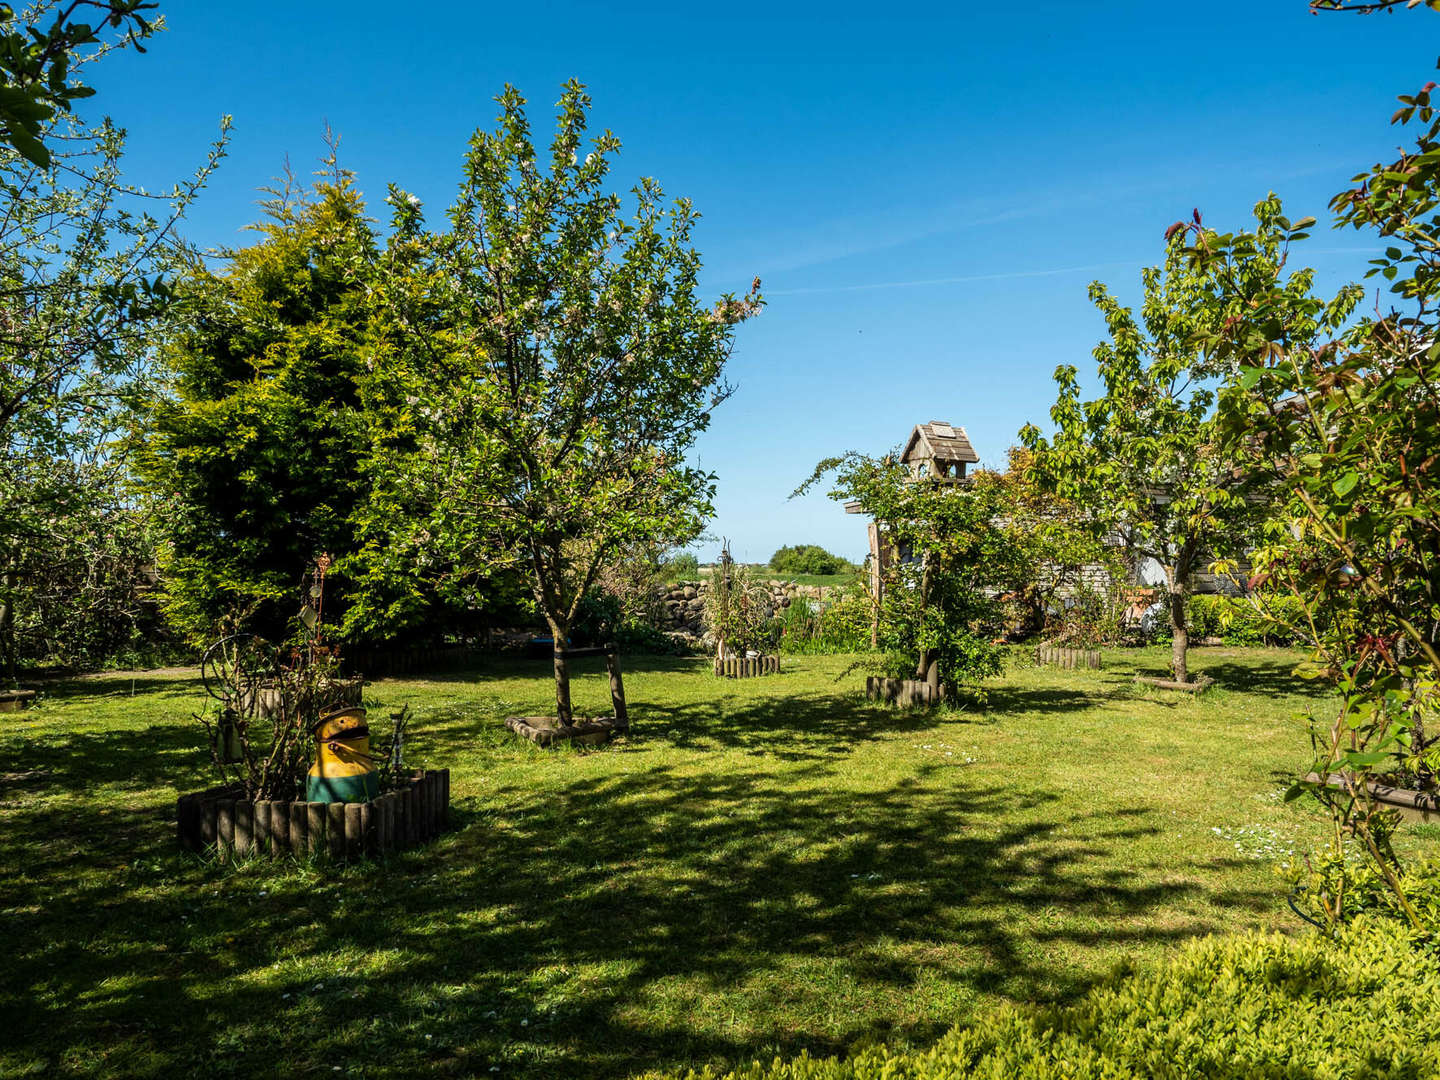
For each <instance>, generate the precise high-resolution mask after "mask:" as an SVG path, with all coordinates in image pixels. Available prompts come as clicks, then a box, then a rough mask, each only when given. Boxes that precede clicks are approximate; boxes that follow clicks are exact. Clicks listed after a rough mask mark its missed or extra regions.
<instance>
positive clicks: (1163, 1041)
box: [670, 922, 1440, 1080]
mask: <svg viewBox="0 0 1440 1080" xmlns="http://www.w3.org/2000/svg"><path fill="white" fill-rule="evenodd" d="M1437 1009H1440V957H1437V955H1436V953H1435V952H1434V951H1433V950H1432V949H1430V948H1428V947H1425V946H1422V945H1420V944H1417V942H1416V939H1414V938H1412V937H1410V936H1409V935H1408V934H1407V933H1406V932H1405V931H1404V930H1403V929H1402V928H1401V927H1400V926H1399V925H1398V924H1395V923H1393V922H1377V923H1364V922H1362V923H1358V924H1356V925H1355V926H1354V927H1353V928H1351V929H1350V930H1347V931H1346V932H1345V933H1344V934H1343V935H1342V937H1341V938H1340V939H1339V940H1338V942H1331V941H1329V940H1327V939H1325V938H1323V937H1321V936H1319V935H1316V936H1313V937H1309V938H1305V939H1303V940H1298V941H1297V940H1293V939H1290V938H1285V937H1282V936H1278V935H1271V936H1266V935H1258V934H1252V935H1244V936H1234V937H1223V938H1207V939H1205V940H1202V941H1197V942H1192V943H1190V944H1188V945H1187V946H1185V947H1184V948H1183V949H1182V950H1181V951H1180V953H1179V955H1177V956H1176V957H1175V958H1174V959H1172V960H1170V961H1169V962H1167V963H1165V964H1163V965H1161V966H1160V967H1157V968H1155V969H1152V970H1149V971H1146V972H1144V973H1141V974H1119V975H1117V976H1116V977H1114V978H1113V979H1112V980H1111V981H1110V982H1108V983H1107V984H1105V985H1103V986H1101V987H1099V988H1098V989H1096V990H1094V991H1092V992H1091V993H1090V994H1089V995H1087V996H1086V997H1085V998H1084V999H1083V1000H1081V1001H1080V1002H1078V1003H1077V1004H1074V1005H1070V1006H1054V1007H1050V1008H1043V1009H1034V1008H1027V1007H1024V1006H1006V1007H1003V1008H1000V1009H997V1010H995V1011H994V1012H991V1013H988V1014H985V1015H983V1016H982V1017H981V1018H980V1019H979V1020H978V1021H977V1022H976V1023H974V1024H972V1025H967V1026H963V1027H957V1028H955V1029H953V1030H952V1031H951V1032H950V1033H949V1034H947V1035H946V1036H944V1037H943V1038H942V1039H941V1040H940V1041H939V1042H938V1043H936V1044H935V1046H933V1047H932V1048H930V1049H929V1050H924V1051H901V1050H892V1049H889V1048H887V1047H883V1046H882V1047H875V1048H871V1049H867V1050H864V1051H862V1052H861V1053H859V1054H857V1055H856V1056H855V1057H853V1058H849V1059H845V1060H837V1059H826V1060H816V1059H813V1058H810V1057H808V1056H805V1055H802V1056H801V1057H800V1058H798V1059H797V1060H795V1061H790V1062H782V1061H778V1060H777V1061H775V1062H773V1063H771V1064H768V1065H767V1064H761V1063H759V1062H756V1063H753V1064H751V1065H748V1066H745V1067H742V1068H740V1069H737V1070H735V1071H734V1072H730V1073H717V1072H715V1071H713V1070H712V1069H710V1068H706V1069H704V1070H702V1071H700V1072H693V1071H691V1072H686V1073H682V1074H670V1075H671V1077H672V1078H674V1080H678V1078H679V1077H684V1078H685V1080H717V1078H719V1077H721V1076H725V1077H727V1078H728V1080H960V1078H962V1077H963V1078H967V1080H1062V1078H1068V1077H1104V1078H1112V1080H1119V1078H1130V1077H1133V1078H1136V1080H1139V1078H1150V1077H1164V1078H1173V1080H1180V1078H1191V1077H1205V1078H1213V1080H1221V1078H1224V1080H1231V1078H1233V1080H1241V1078H1249V1077H1257V1076H1263V1077H1292V1076H1293V1077H1302V1076H1303V1077H1333V1078H1339V1077H1350V1076H1367V1077H1395V1078H1397V1080H1398V1078H1400V1077H1420V1076H1434V1075H1437V1073H1440V1043H1437V1042H1436V1041H1435V1040H1434V1039H1433V1037H1432V1028H1433V1018H1434V1016H1435V1013H1436V1010H1437Z"/></svg>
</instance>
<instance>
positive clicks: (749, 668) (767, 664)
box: [715, 655, 780, 679]
mask: <svg viewBox="0 0 1440 1080" xmlns="http://www.w3.org/2000/svg"><path fill="white" fill-rule="evenodd" d="M715 674H716V675H720V676H723V677H724V678H727V679H752V678H754V677H755V676H757V675H778V674H780V657H779V656H775V655H770V656H748V657H747V656H727V657H726V658H725V659H724V660H721V659H720V658H719V657H718V656H717V657H716V658H715Z"/></svg>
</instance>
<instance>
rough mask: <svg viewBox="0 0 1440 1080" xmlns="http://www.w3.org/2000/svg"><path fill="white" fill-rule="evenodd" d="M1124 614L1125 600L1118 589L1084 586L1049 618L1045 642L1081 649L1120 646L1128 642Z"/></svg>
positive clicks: (1050, 614)
mask: <svg viewBox="0 0 1440 1080" xmlns="http://www.w3.org/2000/svg"><path fill="white" fill-rule="evenodd" d="M1124 610H1125V600H1124V597H1123V595H1122V594H1121V591H1120V590H1119V589H1118V588H1109V589H1103V588H1097V587H1092V586H1088V585H1086V584H1084V583H1081V584H1079V585H1077V586H1076V587H1075V589H1074V591H1073V592H1072V593H1071V595H1069V596H1067V597H1065V598H1064V599H1063V600H1062V601H1061V602H1060V603H1059V604H1058V605H1057V606H1056V609H1055V610H1053V611H1051V612H1050V613H1049V614H1048V615H1047V617H1046V620H1045V638H1046V640H1047V641H1053V642H1054V643H1055V644H1057V645H1065V646H1069V647H1079V648H1096V647H1098V646H1101V645H1119V644H1121V643H1122V641H1123V638H1124V626H1123V623H1122V619H1121V616H1122V615H1123V613H1124Z"/></svg>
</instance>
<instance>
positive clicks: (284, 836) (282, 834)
mask: <svg viewBox="0 0 1440 1080" xmlns="http://www.w3.org/2000/svg"><path fill="white" fill-rule="evenodd" d="M269 806H270V852H271V854H273V855H279V854H281V853H283V852H286V851H289V850H290V808H289V807H288V806H286V805H285V804H284V803H283V802H276V801H274V800H271V802H270V803H269Z"/></svg>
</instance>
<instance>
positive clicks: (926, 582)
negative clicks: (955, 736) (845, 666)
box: [799, 452, 1016, 687]
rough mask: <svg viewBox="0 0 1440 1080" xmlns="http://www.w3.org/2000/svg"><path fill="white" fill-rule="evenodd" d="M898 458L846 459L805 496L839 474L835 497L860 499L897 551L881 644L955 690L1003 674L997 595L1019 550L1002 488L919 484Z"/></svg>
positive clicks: (886, 583) (983, 483)
mask: <svg viewBox="0 0 1440 1080" xmlns="http://www.w3.org/2000/svg"><path fill="white" fill-rule="evenodd" d="M898 457H899V456H898V455H896V454H891V455H889V456H887V457H884V458H872V457H867V456H866V455H864V454H858V453H854V452H851V453H848V454H846V455H844V456H843V457H838V458H831V459H829V460H826V461H822V462H820V463H819V464H818V465H817V466H816V467H815V472H814V473H813V474H812V475H811V477H810V479H809V480H807V481H806V482H805V484H803V485H802V486H801V488H800V489H799V490H800V491H802V492H803V491H805V490H807V489H808V488H809V487H810V486H811V485H813V484H815V483H818V482H819V481H820V479H821V478H822V477H823V476H825V475H826V474H828V473H832V472H833V473H834V474H835V482H834V487H833V488H832V489H831V492H830V496H831V498H834V499H843V500H846V501H855V502H858V503H859V504H860V507H861V509H862V511H863V512H864V513H865V514H867V515H869V516H870V517H872V518H874V519H875V520H876V521H877V522H879V523H880V524H881V528H882V530H883V542H884V543H885V544H887V545H888V546H889V547H890V549H891V552H892V554H891V556H890V557H887V559H886V560H885V564H884V567H883V570H882V573H881V579H882V585H881V595H880V604H879V607H880V610H879V632H878V637H879V642H878V643H879V645H880V648H881V649H882V651H886V652H889V651H899V652H908V653H909V654H910V655H911V656H913V657H915V659H916V665H915V669H914V672H913V674H914V676H915V677H917V678H925V677H927V675H928V673H929V671H930V667H931V665H932V664H938V666H939V678H940V680H941V681H942V682H948V683H950V684H951V685H952V686H956V687H958V686H960V685H962V684H964V683H973V682H975V681H977V680H979V679H983V678H985V677H987V676H989V675H994V674H996V673H998V672H999V670H1000V652H999V649H998V648H997V646H996V645H995V636H996V634H997V632H998V631H999V630H1000V625H1001V609H1000V605H999V603H998V602H997V600H996V598H995V596H996V592H997V588H998V587H999V586H1000V585H1001V584H1002V583H1003V582H1005V581H1007V580H1010V579H1011V578H1012V577H1013V575H1014V572H1015V570H1014V567H1013V565H1012V564H1011V561H1010V560H1011V559H1013V558H1014V557H1015V554H1016V553H1015V551H1014V549H1012V548H1010V547H1009V546H1008V545H1007V544H1006V542H1005V534H1004V530H1003V528H1002V526H1001V524H1000V520H1001V515H1000V509H1001V506H1002V488H1001V485H1000V484H999V483H997V482H995V481H994V480H993V478H991V477H989V476H987V475H985V474H980V475H978V476H977V477H976V479H975V480H974V481H973V482H972V483H971V484H970V485H968V486H965V487H956V486H954V485H950V484H939V483H934V482H932V481H931V480H929V479H928V478H915V477H913V476H912V475H911V473H910V471H909V469H908V468H906V467H904V466H902V465H901V464H900V463H899V460H898Z"/></svg>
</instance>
